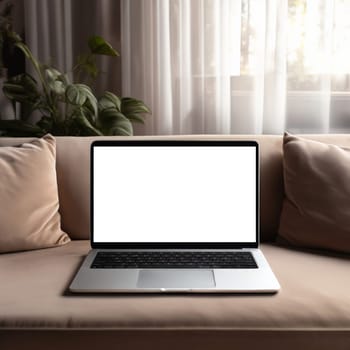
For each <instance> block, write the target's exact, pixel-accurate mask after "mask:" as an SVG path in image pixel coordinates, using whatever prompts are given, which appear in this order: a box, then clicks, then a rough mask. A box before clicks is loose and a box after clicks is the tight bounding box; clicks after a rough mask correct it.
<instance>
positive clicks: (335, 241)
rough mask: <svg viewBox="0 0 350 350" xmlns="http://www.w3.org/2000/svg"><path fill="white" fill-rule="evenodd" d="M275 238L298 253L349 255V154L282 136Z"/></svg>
mask: <svg viewBox="0 0 350 350" xmlns="http://www.w3.org/2000/svg"><path fill="white" fill-rule="evenodd" d="M283 154H284V156H283V164H284V187H285V199H284V201H283V209H282V213H281V219H280V225H279V235H280V237H281V238H283V239H284V240H285V241H286V242H288V243H290V244H293V245H295V246H300V247H309V248H319V249H327V250H336V251H340V252H346V253H350V216H349V213H350V181H349V174H350V148H344V147H339V146H335V145H331V144H325V143H320V142H316V141H310V140H306V139H303V138H300V137H296V136H292V135H290V134H285V136H284V140H283Z"/></svg>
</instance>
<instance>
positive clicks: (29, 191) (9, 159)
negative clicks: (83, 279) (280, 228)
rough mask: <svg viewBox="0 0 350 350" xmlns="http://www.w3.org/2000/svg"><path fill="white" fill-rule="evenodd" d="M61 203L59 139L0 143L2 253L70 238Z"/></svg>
mask: <svg viewBox="0 0 350 350" xmlns="http://www.w3.org/2000/svg"><path fill="white" fill-rule="evenodd" d="M58 207H59V202H58V188H57V178H56V141H55V139H54V138H53V137H52V136H51V135H46V136H45V137H43V138H41V139H37V140H34V141H32V142H29V143H24V144H22V145H20V146H18V147H0V253H4V252H13V251H21V250H30V249H39V248H47V247H54V246H57V245H61V244H65V243H67V242H69V241H70V239H69V237H68V236H67V234H66V233H64V232H63V231H62V230H61V222H60V214H59V212H58Z"/></svg>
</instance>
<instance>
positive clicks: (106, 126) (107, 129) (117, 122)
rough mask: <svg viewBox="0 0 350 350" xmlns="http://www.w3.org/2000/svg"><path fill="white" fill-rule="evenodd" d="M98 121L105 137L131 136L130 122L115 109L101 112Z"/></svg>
mask: <svg viewBox="0 0 350 350" xmlns="http://www.w3.org/2000/svg"><path fill="white" fill-rule="evenodd" d="M98 121H99V124H100V126H101V129H102V131H103V133H104V134H105V135H121V136H130V135H132V134H133V128H132V124H131V122H130V120H128V119H127V118H126V117H125V116H124V115H123V114H122V113H120V112H118V111H117V110H116V109H115V108H108V109H104V110H103V111H101V112H100V113H99V119H98Z"/></svg>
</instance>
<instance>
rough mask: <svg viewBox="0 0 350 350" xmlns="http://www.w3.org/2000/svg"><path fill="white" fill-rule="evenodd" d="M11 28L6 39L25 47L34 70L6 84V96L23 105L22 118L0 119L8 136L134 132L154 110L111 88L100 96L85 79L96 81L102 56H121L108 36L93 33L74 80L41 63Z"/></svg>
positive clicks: (15, 103)
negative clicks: (98, 60)
mask: <svg viewBox="0 0 350 350" xmlns="http://www.w3.org/2000/svg"><path fill="white" fill-rule="evenodd" d="M8 29H9V28H8V27H7V31H6V33H5V35H6V40H7V41H8V42H10V45H11V46H12V47H15V48H17V49H19V50H20V51H21V52H23V54H24V55H25V57H26V59H27V60H29V62H30V63H31V65H32V67H33V71H34V74H33V75H31V74H29V73H22V74H19V75H16V76H14V77H12V78H9V79H8V80H6V81H5V82H4V83H3V91H4V94H5V96H7V97H8V98H9V99H10V100H11V101H12V103H13V105H14V106H15V105H18V104H20V105H21V119H17V120H0V133H2V135H3V136H5V135H6V136H38V137H40V136H42V135H44V134H46V133H51V134H52V135H57V136H58V135H70V136H102V135H132V134H133V127H132V123H133V122H137V123H143V122H144V116H145V114H149V113H150V110H149V108H148V107H147V106H146V105H145V104H144V103H143V102H142V101H141V100H138V99H135V98H131V97H119V96H117V95H116V94H114V93H112V92H109V91H106V92H104V94H103V95H102V96H100V97H99V98H97V97H96V96H95V95H94V93H93V90H92V88H91V87H90V86H89V85H87V84H83V83H82V82H80V77H81V76H82V73H84V74H85V75H87V76H88V78H89V79H90V81H91V80H94V79H95V78H96V77H97V75H98V73H99V70H98V68H97V64H96V56H98V55H107V56H118V55H119V54H118V52H117V51H116V50H115V49H114V48H113V47H112V46H111V45H110V44H109V43H108V42H107V41H106V40H105V39H104V38H102V37H100V36H92V37H90V38H89V40H88V47H89V52H88V53H87V54H83V55H80V56H78V58H77V62H76V64H75V66H74V67H73V69H72V73H73V79H72V80H74V81H71V80H70V79H69V77H68V74H66V73H62V72H60V71H59V70H57V69H56V68H55V67H53V66H52V65H48V64H44V63H41V62H39V61H38V59H36V58H35V57H34V55H33V54H32V52H31V50H30V49H29V47H28V46H27V45H26V44H25V43H24V42H23V41H22V39H21V38H20V37H19V35H17V34H16V33H15V32H14V31H12V30H8ZM1 37H2V38H3V37H4V33H2V36H1ZM33 112H36V115H37V121H36V122H35V123H34V122H31V121H30V116H31V115H32V113H33Z"/></svg>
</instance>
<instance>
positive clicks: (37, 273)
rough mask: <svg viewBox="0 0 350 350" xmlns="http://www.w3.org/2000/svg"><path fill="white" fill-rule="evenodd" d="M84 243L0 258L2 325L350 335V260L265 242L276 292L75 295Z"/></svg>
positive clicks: (0, 327)
mask: <svg viewBox="0 0 350 350" xmlns="http://www.w3.org/2000/svg"><path fill="white" fill-rule="evenodd" d="M88 250H89V242H88V241H72V242H70V243H68V244H66V245H64V246H61V247H57V248H52V249H43V250H36V251H29V252H22V253H11V254H3V255H0V281H1V288H0V310H1V312H0V329H7V328H16V329H24V328H32V329H43V328H44V329H46V328H48V329H82V330H84V329H114V330H136V329H138V330H140V329H144V330H181V329H186V330H235V329H236V330H237V329H239V330H271V331H272V330H304V331H307V330H309V331H311V330H323V331H331V330H334V331H335V330H336V331H341V330H343V331H344V330H346V331H348V332H350V298H349V290H350V279H349V266H350V264H349V263H350V260H349V258H348V257H346V256H345V255H344V256H343V255H336V254H334V255H329V256H327V255H319V254H316V253H312V252H303V251H294V250H291V249H286V248H282V247H278V246H275V245H272V244H263V245H262V251H263V252H264V254H265V256H266V258H267V260H268V261H269V263H270V265H271V267H272V269H273V271H274V273H275V274H276V277H277V278H278V280H279V282H280V284H281V288H282V289H281V291H280V292H279V293H277V294H275V295H225V294H220V295H188V294H183V295H131V294H124V295H73V294H69V293H68V292H67V288H68V286H69V284H70V282H71V280H72V278H73V276H74V274H75V273H76V271H77V270H78V268H79V266H80V263H81V262H82V260H83V258H84V256H85V254H86V253H87V252H88Z"/></svg>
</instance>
